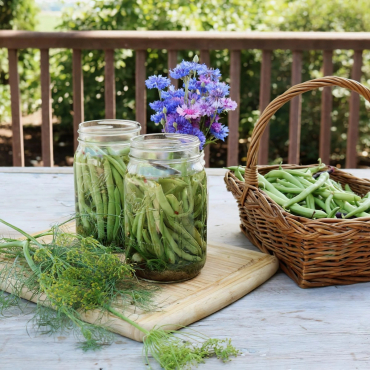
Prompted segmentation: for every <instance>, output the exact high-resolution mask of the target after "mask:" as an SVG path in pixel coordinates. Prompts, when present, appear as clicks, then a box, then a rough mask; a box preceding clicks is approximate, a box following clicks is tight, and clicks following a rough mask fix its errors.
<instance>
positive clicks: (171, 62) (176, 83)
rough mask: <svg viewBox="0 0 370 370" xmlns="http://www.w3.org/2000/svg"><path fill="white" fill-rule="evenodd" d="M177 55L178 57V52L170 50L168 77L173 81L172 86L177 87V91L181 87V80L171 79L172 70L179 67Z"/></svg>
mask: <svg viewBox="0 0 370 370" xmlns="http://www.w3.org/2000/svg"><path fill="white" fill-rule="evenodd" d="M177 55H178V51H177V50H168V54H167V68H168V77H169V78H170V79H171V84H172V85H173V86H175V88H176V89H177V88H178V86H179V80H177V79H175V78H171V77H170V70H171V69H174V68H175V67H176V66H177Z"/></svg>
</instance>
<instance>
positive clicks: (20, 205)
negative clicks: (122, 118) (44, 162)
mask: <svg viewBox="0 0 370 370" xmlns="http://www.w3.org/2000/svg"><path fill="white" fill-rule="evenodd" d="M53 170H55V168H53ZM212 170H213V169H212ZM218 170H220V171H221V169H218ZM1 171H2V169H1V168H0V194H1V195H3V194H7V197H4V196H1V197H0V218H6V219H7V221H9V222H13V223H15V224H17V225H18V226H21V227H23V228H24V229H25V230H26V231H28V232H36V231H37V230H38V229H45V228H47V227H49V225H50V223H52V222H56V221H58V220H61V219H62V218H63V217H64V218H65V217H67V215H68V212H70V213H71V212H73V205H74V203H73V202H74V200H73V175H72V174H37V173H34V174H23V173H19V174H17V173H2V172H1ZM349 171H350V172H351V173H353V174H354V175H355V176H357V177H361V178H363V177H365V178H369V179H370V171H369V170H363V169H362V170H360V169H358V170H349ZM54 176H56V177H54ZM208 183H209V196H210V213H209V221H208V234H209V239H210V240H213V241H217V242H222V243H227V244H233V245H237V246H240V247H243V248H247V249H249V250H256V248H255V247H254V246H253V245H252V244H251V243H250V242H249V241H248V240H247V239H246V238H245V236H244V235H243V234H242V233H241V232H240V229H239V223H240V221H239V215H238V209H237V206H236V203H235V201H234V199H233V197H232V195H231V193H229V192H227V191H226V189H225V184H224V182H223V178H222V176H210V177H209V179H208ZM16 185H17V186H16ZM30 189H32V193H30ZM41 200H42V201H41ZM67 204H71V207H66V205H67ZM38 207H40V208H38ZM3 209H7V212H6V214H4V213H3V212H1V210H3ZM68 210H70V211H68ZM0 234H1V235H9V234H11V232H10V229H8V228H6V227H4V226H2V225H0ZM369 293H370V283H364V284H357V285H351V286H337V287H334V286H333V287H325V288H320V289H310V290H307V289H306V290H304V289H300V288H298V287H297V286H296V285H295V283H294V282H293V281H292V280H291V279H289V278H288V277H287V276H286V275H285V274H283V273H282V272H278V273H277V274H276V275H275V276H274V277H272V278H271V279H270V280H269V281H267V282H266V283H265V284H263V285H261V286H260V287H259V288H257V289H255V290H254V291H252V292H251V293H249V294H248V295H247V296H245V297H243V298H241V299H239V300H238V301H236V302H234V303H233V304H231V305H230V306H228V307H226V308H224V309H222V310H220V311H218V312H216V313H215V314H213V315H211V316H209V317H206V318H204V319H203V320H201V321H199V322H196V323H194V324H192V325H191V328H192V329H194V330H198V331H200V332H202V333H204V334H206V335H208V336H210V337H217V338H228V337H229V338H232V340H233V344H234V345H235V346H236V347H237V348H238V349H239V350H240V351H241V352H242V354H241V355H240V356H239V357H237V358H235V359H233V360H232V362H231V363H228V364H223V363H221V362H219V361H218V360H216V359H210V360H207V362H206V363H205V364H201V365H200V366H199V367H198V369H199V370H226V369H232V370H245V369H249V368H251V369H254V370H266V369H274V370H286V369H294V370H307V369H315V370H327V369H355V368H358V369H368V368H369V367H370V358H369V346H370V337H369V335H368V330H366V328H367V327H368V326H370V319H369V317H368V315H367V312H368V308H369V306H370V294H369ZM30 319H31V315H28V314H27V313H26V314H25V315H20V314H19V312H18V313H17V312H14V316H13V317H10V318H6V319H3V320H1V324H0V325H1V331H0V363H1V370H15V369H17V370H18V369H20V370H36V369H37V370H60V369H62V368H64V369H75V368H76V369H81V370H90V369H91V370H98V369H100V368H102V369H109V370H122V369H124V370H131V369H135V370H146V369H148V366H147V365H146V364H145V363H144V361H143V359H142V357H141V351H142V344H141V343H138V342H136V341H133V340H130V339H125V338H122V337H120V336H118V335H117V336H116V337H115V340H114V343H113V344H112V345H111V346H107V347H104V348H103V349H102V350H101V351H97V352H86V353H84V352H82V351H81V350H78V349H76V339H75V338H74V336H73V335H71V334H61V335H58V336H57V337H55V338H54V337H49V336H45V335H44V336H42V335H37V334H36V333H35V332H34V331H33V330H32V328H31V327H30V326H28V329H29V335H28V334H27V332H26V330H25V327H26V325H27V324H28V321H29V320H30ZM45 349H47V350H45ZM153 368H154V369H155V370H157V369H158V370H159V367H158V366H155V365H154V366H153Z"/></svg>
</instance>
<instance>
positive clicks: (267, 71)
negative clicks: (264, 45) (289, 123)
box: [258, 50, 272, 164]
mask: <svg viewBox="0 0 370 370" xmlns="http://www.w3.org/2000/svg"><path fill="white" fill-rule="evenodd" d="M271 56H272V52H271V50H263V51H262V63H261V75H260V106H259V109H260V114H262V112H263V111H264V109H265V108H266V107H267V105H268V104H269V103H270V99H271ZM269 131H270V124H268V125H267V127H266V129H265V132H264V133H263V135H262V137H261V142H260V148H259V152H258V164H267V163H268V158H269V137H270V132H269Z"/></svg>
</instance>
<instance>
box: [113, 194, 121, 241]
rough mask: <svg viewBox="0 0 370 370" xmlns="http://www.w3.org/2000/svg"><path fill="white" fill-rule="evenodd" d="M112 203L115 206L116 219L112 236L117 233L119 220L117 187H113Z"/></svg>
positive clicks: (119, 210) (119, 204)
mask: <svg viewBox="0 0 370 370" xmlns="http://www.w3.org/2000/svg"><path fill="white" fill-rule="evenodd" d="M114 203H115V206H116V220H115V224H114V229H113V236H114V237H116V236H117V235H118V230H119V227H120V222H121V202H120V194H119V190H118V189H117V188H115V189H114Z"/></svg>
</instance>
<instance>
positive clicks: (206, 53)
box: [200, 50, 211, 167]
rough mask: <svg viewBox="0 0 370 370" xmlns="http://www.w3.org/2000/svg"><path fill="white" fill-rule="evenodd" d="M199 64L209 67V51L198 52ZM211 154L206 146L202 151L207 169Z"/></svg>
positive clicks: (209, 147)
mask: <svg viewBox="0 0 370 370" xmlns="http://www.w3.org/2000/svg"><path fill="white" fill-rule="evenodd" d="M200 62H201V63H204V64H206V65H207V66H208V67H211V58H210V55H209V50H201V51H200ZM210 153H211V146H210V145H208V146H207V147H206V148H205V149H204V160H205V162H206V167H209V165H210V163H209V156H210Z"/></svg>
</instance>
